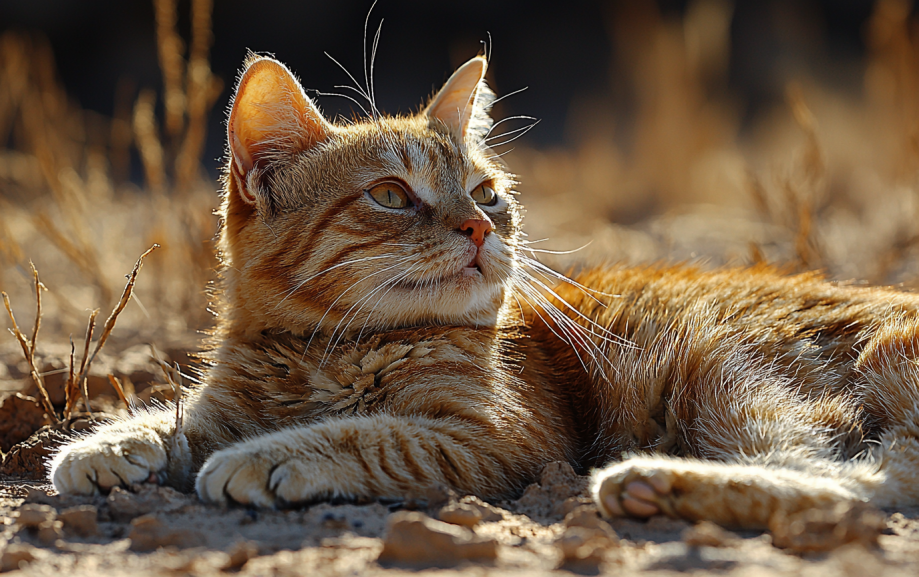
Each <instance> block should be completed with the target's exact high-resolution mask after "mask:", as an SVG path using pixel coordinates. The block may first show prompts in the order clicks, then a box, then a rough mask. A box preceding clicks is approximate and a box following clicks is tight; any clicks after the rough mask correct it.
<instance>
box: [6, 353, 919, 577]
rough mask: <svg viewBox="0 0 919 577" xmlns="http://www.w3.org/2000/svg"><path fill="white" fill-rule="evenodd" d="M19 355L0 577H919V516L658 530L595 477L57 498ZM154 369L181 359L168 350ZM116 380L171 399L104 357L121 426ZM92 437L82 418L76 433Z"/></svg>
mask: <svg viewBox="0 0 919 577" xmlns="http://www.w3.org/2000/svg"><path fill="white" fill-rule="evenodd" d="M9 340H10V341H12V339H9ZM11 344H12V345H15V344H16V343H15V342H14V341H12V342H11V343H6V344H4V345H2V346H0V371H2V374H0V390H2V391H3V392H2V393H0V399H2V401H0V449H2V450H3V451H4V459H3V463H2V466H0V528H2V533H0V571H2V572H7V571H16V570H19V571H20V572H21V573H22V574H24V575H48V574H59V575H61V574H67V575H73V576H82V575H100V574H104V575H132V577H136V576H139V575H182V574H205V575H206V574H219V573H238V574H240V575H301V574H309V575H355V574H361V575H365V574H366V575H403V574H411V575H423V574H428V573H433V572H437V573H438V574H445V575H446V574H455V575H469V576H472V575H476V576H479V575H549V574H563V573H575V574H588V575H593V574H617V575H668V574H682V573H692V574H694V575H715V574H717V575H744V576H754V575H756V576H758V575H853V576H858V577H863V576H867V575H872V576H874V575H884V576H887V575H890V576H893V575H915V574H917V572H919V508H916V509H908V510H902V511H887V512H879V511H875V510H871V509H869V508H863V507H856V508H851V509H848V508H841V509H837V510H833V511H814V512H811V513H808V514H805V515H799V516H797V517H790V518H786V517H781V518H776V519H775V520H774V522H773V525H772V527H771V531H769V532H764V533H757V532H740V533H738V532H731V531H727V530H724V529H721V528H719V527H716V526H714V525H711V524H709V523H701V524H697V525H693V524H690V523H687V522H684V521H676V520H672V519H668V518H665V517H656V518H653V519H651V520H650V521H647V522H641V521H633V520H625V519H617V520H612V521H610V522H608V523H607V522H605V521H603V520H602V519H600V517H599V516H598V515H597V510H596V507H595V506H594V505H593V504H592V503H591V502H590V499H589V498H588V497H587V492H586V489H587V483H588V478H587V477H583V476H579V475H577V474H575V472H574V471H573V470H572V469H571V468H570V467H569V466H568V465H566V464H563V463H552V464H550V465H548V466H547V467H546V468H545V470H544V471H543V473H542V475H541V477H540V479H539V481H538V483H536V484H533V485H531V486H530V487H529V488H528V489H527V490H526V491H525V492H524V494H523V495H522V496H521V497H520V498H519V499H517V500H515V501H508V502H499V503H485V502H482V501H481V500H479V499H477V498H476V497H474V496H462V495H456V494H453V493H452V492H450V491H449V490H445V489H434V490H429V491H427V492H425V493H424V494H422V495H419V496H417V497H415V498H413V499H407V500H405V501H401V502H385V503H380V502H373V503H357V504H355V503H345V504H330V503H325V504H320V505H315V506H312V507H309V508H306V509H298V510H292V511H262V510H258V511H257V510H251V509H245V508H239V507H230V508H223V507H216V506H209V505H204V504H202V503H200V502H199V501H198V500H197V499H196V497H195V496H194V495H185V494H182V493H179V492H177V491H175V490H173V489H171V488H167V487H159V486H153V485H136V486H134V487H131V488H130V489H128V490H122V489H115V490H113V491H112V493H111V494H109V495H105V496H97V497H62V496H59V495H57V494H56V493H55V492H54V490H53V488H52V487H51V485H50V484H48V482H47V480H46V479H45V478H44V471H43V462H44V459H45V458H46V455H47V453H48V451H49V449H51V448H52V447H53V445H54V443H55V442H57V441H59V440H60V439H62V438H65V435H64V434H62V433H49V431H48V428H47V427H45V428H44V429H42V428H41V427H42V426H43V425H46V424H47V422H48V417H47V414H46V413H44V412H43V411H42V410H41V409H39V408H38V405H37V404H36V403H35V402H34V401H33V399H34V397H32V396H31V395H32V394H34V393H35V391H34V390H33V389H30V386H29V382H30V381H29V380H28V378H27V375H26V374H24V373H23V371H24V370H26V367H25V366H24V365H23V361H22V360H21V357H17V353H19V351H17V350H16V348H15V346H10V345H11ZM19 354H21V353H19ZM157 355H158V358H160V360H166V359H169V358H170V356H171V357H172V358H181V357H182V353H181V351H180V350H178V348H175V349H170V348H169V347H166V348H165V349H164V350H163V351H157ZM42 359H43V361H42V370H43V372H45V373H46V378H45V380H46V383H47V384H48V387H49V390H50V397H51V400H52V402H53V403H54V404H55V406H58V405H59V404H60V403H61V402H62V400H61V398H59V397H60V385H61V384H62V383H63V381H64V379H63V376H61V377H60V378H58V379H55V376H56V375H61V373H59V372H58V373H55V370H56V369H55V367H56V366H57V365H59V364H62V363H63V362H64V360H63V359H61V358H58V357H56V356H55V352H54V351H53V350H50V349H49V350H45V351H43V354H42ZM57 370H59V369H57ZM107 374H114V375H116V376H118V378H119V379H120V380H121V381H122V382H123V383H125V384H126V385H129V386H128V387H126V388H127V389H128V394H129V395H130V396H132V397H133V400H134V401H135V402H146V403H149V402H152V400H153V399H161V400H162V399H168V398H169V390H168V387H164V386H163V384H162V383H159V382H158V381H164V380H166V379H165V378H164V377H163V373H162V371H161V370H159V369H158V367H157V366H156V361H154V359H153V353H152V351H151V350H150V348H149V347H147V346H145V345H135V346H128V347H127V348H125V349H123V350H120V351H118V352H115V353H110V354H106V353H102V354H100V357H99V360H98V369H97V370H96V372H95V373H93V374H91V378H90V380H89V382H90V389H91V391H90V392H91V398H92V399H93V403H94V410H95V411H99V412H100V414H101V413H105V412H107V413H109V414H119V413H120V414H124V408H123V405H121V406H120V405H119V401H118V400H117V398H116V397H114V396H113V395H112V391H111V388H110V385H109V384H108V383H107V380H108V379H107V378H103V377H104V376H106V375H107ZM106 387H109V388H108V389H107V388H106ZM97 417H98V415H97ZM88 426H90V424H89V422H88V421H87V419H86V418H85V417H80V418H76V419H74V421H73V423H72V426H71V429H72V430H74V431H79V430H81V429H85V428H86V427H88ZM53 428H58V429H60V428H61V427H60V425H58V426H56V427H53ZM36 430H37V431H38V432H37V433H35V435H32V433H33V432H34V431H36ZM30 435H32V436H31V437H30ZM62 435H63V436H62Z"/></svg>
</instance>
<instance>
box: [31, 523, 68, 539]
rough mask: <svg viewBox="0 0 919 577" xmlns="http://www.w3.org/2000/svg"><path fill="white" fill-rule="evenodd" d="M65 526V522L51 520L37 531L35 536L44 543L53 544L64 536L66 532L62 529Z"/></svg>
mask: <svg viewBox="0 0 919 577" xmlns="http://www.w3.org/2000/svg"><path fill="white" fill-rule="evenodd" d="M63 526H64V524H63V523H61V522H60V521H51V522H50V523H47V524H45V525H42V526H41V527H39V528H38V530H37V531H35V538H36V539H38V541H39V543H41V544H42V545H53V544H54V543H55V541H57V540H58V539H63V538H64V532H63V531H61V529H62V528H63Z"/></svg>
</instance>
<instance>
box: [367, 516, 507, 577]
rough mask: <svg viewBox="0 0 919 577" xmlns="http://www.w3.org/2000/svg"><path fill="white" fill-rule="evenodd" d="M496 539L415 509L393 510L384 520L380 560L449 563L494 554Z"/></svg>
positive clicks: (416, 563)
mask: <svg viewBox="0 0 919 577" xmlns="http://www.w3.org/2000/svg"><path fill="white" fill-rule="evenodd" d="M497 554H498V542H497V541H495V540H494V539H486V538H482V537H479V536H477V535H476V534H475V533H474V532H472V531H471V530H469V529H467V528H465V527H460V526H458V525H451V524H449V523H444V522H442V521H436V520H434V519H431V518H430V517H428V516H427V515H425V514H423V513H419V512H417V511H401V512H399V513H395V514H393V515H392V516H391V517H390V518H389V521H388V523H387V524H386V532H385V534H384V536H383V551H382V552H381V553H380V558H379V561H380V562H383V563H387V562H388V563H400V564H407V565H416V566H418V565H420V566H450V565H455V564H456V563H458V562H460V561H462V560H475V561H489V560H493V559H495V558H496V557H497Z"/></svg>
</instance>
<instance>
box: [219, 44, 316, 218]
mask: <svg viewBox="0 0 919 577" xmlns="http://www.w3.org/2000/svg"><path fill="white" fill-rule="evenodd" d="M332 129H333V128H332V125H331V124H329V122H328V121H326V119H325V118H323V116H322V113H321V112H320V111H319V109H318V108H317V107H316V105H315V104H313V102H312V101H311V100H310V99H309V98H308V97H307V96H306V94H304V92H303V88H302V87H301V86H300V83H299V82H298V81H297V79H296V78H294V75H293V74H291V72H290V70H288V69H287V67H286V66H284V65H283V64H281V63H280V62H278V61H277V60H274V59H272V58H266V57H254V58H250V59H248V60H247V62H246V68H245V71H244V72H243V73H242V76H241V77H240V79H239V84H238V85H237V87H236V95H235V97H234V98H233V106H232V108H231V110H230V119H229V121H228V122H227V139H228V140H229V148H230V154H231V155H232V158H233V164H234V169H235V170H236V171H237V173H238V174H239V176H240V177H242V180H243V182H245V183H246V184H248V185H250V186H243V187H241V188H242V190H241V191H240V192H241V194H242V196H243V198H244V199H245V200H246V201H247V202H250V203H253V204H254V203H256V202H257V200H256V196H255V193H256V192H257V191H256V190H248V189H250V188H258V183H256V182H252V180H253V179H252V178H247V175H249V173H250V171H252V169H253V168H264V167H263V165H264V164H265V163H268V162H272V161H277V160H283V159H287V158H291V157H293V156H294V155H296V154H297V153H299V152H302V151H304V150H307V149H309V148H311V147H312V146H315V145H316V144H318V143H320V142H322V141H323V140H325V139H326V138H327V137H328V136H329V134H331V132H332ZM249 176H254V175H249Z"/></svg>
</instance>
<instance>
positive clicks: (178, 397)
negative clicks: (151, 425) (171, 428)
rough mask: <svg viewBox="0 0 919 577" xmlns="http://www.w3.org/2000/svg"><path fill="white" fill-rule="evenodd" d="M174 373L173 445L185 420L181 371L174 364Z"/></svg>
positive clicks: (177, 365)
mask: <svg viewBox="0 0 919 577" xmlns="http://www.w3.org/2000/svg"><path fill="white" fill-rule="evenodd" d="M175 372H176V375H178V377H177V379H176V380H175V381H174V382H173V383H172V390H173V396H174V397H175V404H176V430H175V433H173V436H172V442H173V444H175V443H176V442H177V441H178V438H179V435H181V434H182V424H183V422H184V420H185V408H184V405H183V404H182V385H183V383H182V371H181V370H180V369H179V363H176V364H175ZM174 449H178V447H174Z"/></svg>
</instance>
